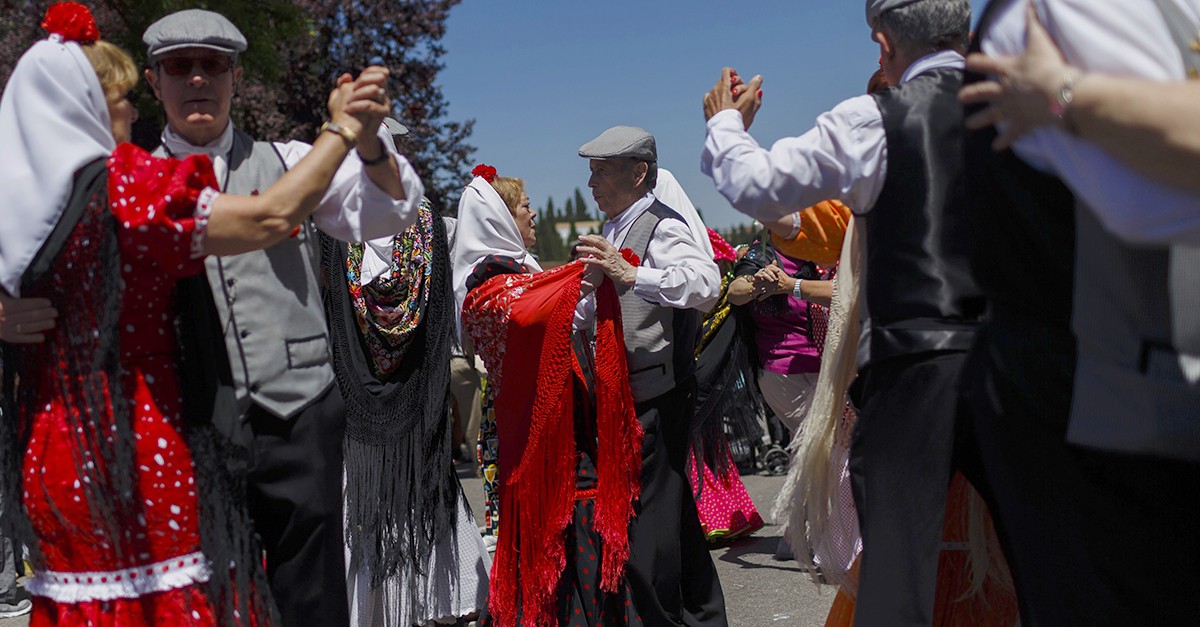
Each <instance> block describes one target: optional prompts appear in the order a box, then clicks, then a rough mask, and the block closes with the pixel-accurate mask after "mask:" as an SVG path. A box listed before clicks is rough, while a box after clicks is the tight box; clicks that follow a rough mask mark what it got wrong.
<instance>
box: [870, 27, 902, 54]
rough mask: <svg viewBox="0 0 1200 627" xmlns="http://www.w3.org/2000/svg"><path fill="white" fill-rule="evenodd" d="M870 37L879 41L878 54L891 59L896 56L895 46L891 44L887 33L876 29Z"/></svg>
mask: <svg viewBox="0 0 1200 627" xmlns="http://www.w3.org/2000/svg"><path fill="white" fill-rule="evenodd" d="M871 39H874V40H875V41H877V42H879V56H880V57H881V58H884V59H891V58H892V57H894V56H896V46H895V45H893V42H892V38H891V37H888V34H887V33H885V32H883V31H881V30H877V31H875V32H874V33H872V34H871Z"/></svg>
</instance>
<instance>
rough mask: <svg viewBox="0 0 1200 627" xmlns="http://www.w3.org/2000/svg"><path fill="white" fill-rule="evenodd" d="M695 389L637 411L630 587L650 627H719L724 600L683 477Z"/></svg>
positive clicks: (646, 404)
mask: <svg viewBox="0 0 1200 627" xmlns="http://www.w3.org/2000/svg"><path fill="white" fill-rule="evenodd" d="M694 409H695V384H694V382H692V383H689V384H687V385H681V386H679V387H677V388H676V389H675V390H672V391H671V392H668V393H667V394H664V395H662V396H659V397H657V398H654V399H651V400H649V401H645V402H643V403H638V405H637V412H638V420H639V421H640V422H641V423H642V429H643V431H644V435H643V439H642V494H641V500H640V502H639V505H638V510H637V518H635V519H634V522H633V524H632V525H631V529H630V545H631V546H630V556H629V566H628V571H627V572H628V575H627V576H628V579H629V583H630V587H631V589H632V591H633V599H634V604H635V605H636V606H637V610H638V613H639V614H640V615H641V618H642V621H643V623H644V624H645V625H647V626H648V627H657V626H659V625H689V626H700V625H705V626H713V627H720V626H724V625H727V624H728V621H727V620H726V618H725V595H724V593H723V592H722V590H721V581H720V579H719V578H718V576H717V569H716V566H714V565H713V562H712V557H711V556H710V555H709V553H708V544H707V542H705V539H704V532H703V531H702V530H701V528H700V517H699V515H698V514H697V512H696V502H695V501H694V500H693V499H692V493H691V488H690V487H689V483H688V479H687V476H686V475H685V474H684V472H685V464H686V462H687V448H688V444H687V435H688V434H687V425H688V423H689V421H690V419H691V415H692V412H693V411H694Z"/></svg>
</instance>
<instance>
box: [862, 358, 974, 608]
mask: <svg viewBox="0 0 1200 627" xmlns="http://www.w3.org/2000/svg"><path fill="white" fill-rule="evenodd" d="M964 357H965V354H964V353H961V352H942V353H922V354H917V355H906V356H901V357H893V358H890V359H887V360H884V361H881V362H878V363H876V364H873V365H871V366H869V367H868V368H867V369H865V370H864V371H863V372H861V373H859V377H858V379H857V380H856V381H855V384H854V386H853V387H852V397H853V398H854V401H855V404H856V405H857V407H858V408H859V416H858V423H857V425H856V427H855V430H854V436H853V440H852V442H851V446H850V479H851V487H852V488H853V491H854V502H855V505H856V506H857V507H858V518H859V526H860V528H861V531H862V539H863V553H862V563H861V570H860V574H859V584H858V586H859V587H858V602H857V604H856V609H855V615H854V624H855V625H860V626H862V625H883V626H887V627H896V626H900V625H925V626H928V625H930V624H931V622H932V620H933V604H934V592H935V586H936V583H937V569H938V556H939V553H940V551H941V544H942V521H943V514H944V510H945V507H946V491H947V488H948V486H949V482H950V477H951V474H952V472H953V471H954V469H955V468H956V466H957V465H959V464H960V463H963V464H966V461H967V460H962V461H956V459H955V457H956V450H957V448H958V447H957V440H956V438H957V437H958V435H959V434H958V433H957V428H956V426H957V425H956V423H957V422H958V417H959V402H958V399H959V394H958V380H959V375H960V373H961V368H962V364H963V360H964ZM964 453H968V452H966V451H964ZM965 456H966V455H963V456H962V457H965ZM967 474H968V478H970V475H971V474H973V473H971V472H968V473H967Z"/></svg>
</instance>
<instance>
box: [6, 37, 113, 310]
mask: <svg viewBox="0 0 1200 627" xmlns="http://www.w3.org/2000/svg"><path fill="white" fill-rule="evenodd" d="M0 146H3V147H4V148H3V150H0V190H4V191H3V200H2V201H0V287H3V288H4V290H6V291H7V292H8V293H9V294H11V295H13V296H19V295H20V294H19V290H20V288H21V276H22V275H23V274H24V273H25V270H26V269H27V268H28V267H29V264H30V263H31V262H32V261H33V258H34V256H35V255H36V254H37V252H38V251H39V250H41V248H42V245H43V244H45V243H46V239H47V238H48V237H50V232H51V231H52V230H53V229H54V225H55V224H57V223H58V220H59V218H60V217H61V216H62V213H63V210H64V209H66V205H67V199H68V198H69V197H70V195H71V187H72V183H73V179H74V177H75V173H76V172H77V171H78V170H79V169H80V168H82V167H83V166H85V165H87V164H88V163H91V162H92V161H95V160H96V159H101V158H104V157H107V156H108V155H109V154H111V153H112V151H113V148H115V147H116V142H115V141H113V136H112V123H111V121H110V118H109V116H108V103H107V101H106V100H105V98H104V89H103V88H102V87H101V86H100V79H98V78H96V71H95V70H94V69H92V64H91V63H89V62H88V60H87V57H85V56H83V51H82V50H80V48H79V45H78V44H76V43H74V42H66V43H62V42H60V41H58V40H57V36H52V38H51V39H49V40H46V41H39V42H38V43H36V44H34V45H33V47H32V48H30V49H29V50H28V51H27V52H26V53H25V54H24V55H23V56H22V57H21V59H20V60H19V61H17V66H16V67H15V68H14V69H13V73H12V77H11V78H9V80H8V85H7V86H6V87H5V89H4V98H3V99H2V100H0Z"/></svg>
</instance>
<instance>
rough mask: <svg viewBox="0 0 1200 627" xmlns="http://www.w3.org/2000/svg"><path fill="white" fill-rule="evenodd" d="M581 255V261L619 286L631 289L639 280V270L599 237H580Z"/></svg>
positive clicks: (615, 248)
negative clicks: (596, 269)
mask: <svg viewBox="0 0 1200 627" xmlns="http://www.w3.org/2000/svg"><path fill="white" fill-rule="evenodd" d="M579 255H580V261H582V262H583V263H585V264H587V265H588V266H589V267H596V268H599V269H600V271H601V272H603V273H604V274H605V275H606V276H607V277H608V278H610V279H612V280H613V282H614V283H616V284H617V285H624V286H626V287H629V286H632V285H633V283H634V281H636V280H637V268H635V267H633V266H632V265H630V263H629V262H628V261H625V256H624V255H622V254H621V251H619V250H617V247H616V246H613V245H612V243H610V242H609V241H608V240H606V239H604V238H603V237H600V236H599V235H580V236H579Z"/></svg>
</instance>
